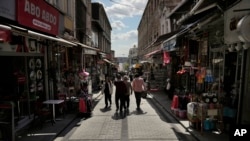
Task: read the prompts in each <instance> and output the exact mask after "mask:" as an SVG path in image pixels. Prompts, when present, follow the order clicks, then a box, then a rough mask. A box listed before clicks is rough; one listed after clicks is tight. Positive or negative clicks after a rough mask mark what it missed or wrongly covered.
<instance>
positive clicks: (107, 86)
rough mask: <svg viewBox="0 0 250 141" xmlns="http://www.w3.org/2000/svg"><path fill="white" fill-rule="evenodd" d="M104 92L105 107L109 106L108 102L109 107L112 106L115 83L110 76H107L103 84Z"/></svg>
mask: <svg viewBox="0 0 250 141" xmlns="http://www.w3.org/2000/svg"><path fill="white" fill-rule="evenodd" d="M103 93H104V99H105V108H108V103H109V107H111V104H112V99H111V96H112V93H113V84H112V82H111V80H110V79H109V77H106V79H105V82H104V84H103V91H102V94H103Z"/></svg>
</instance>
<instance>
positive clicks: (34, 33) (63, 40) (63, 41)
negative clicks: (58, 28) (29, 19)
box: [28, 30, 76, 46]
mask: <svg viewBox="0 0 250 141" xmlns="http://www.w3.org/2000/svg"><path fill="white" fill-rule="evenodd" d="M28 34H30V35H34V36H38V37H43V38H46V39H49V40H54V41H58V42H61V43H65V44H67V45H70V46H76V44H74V43H72V42H70V41H67V40H65V39H62V38H60V37H52V36H48V35H45V34H41V33H37V32H34V31H31V30H28Z"/></svg>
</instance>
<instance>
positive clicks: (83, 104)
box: [79, 98, 87, 113]
mask: <svg viewBox="0 0 250 141" xmlns="http://www.w3.org/2000/svg"><path fill="white" fill-rule="evenodd" d="M79 112H81V113H86V112H87V107H86V102H85V100H84V99H83V98H80V99H79Z"/></svg>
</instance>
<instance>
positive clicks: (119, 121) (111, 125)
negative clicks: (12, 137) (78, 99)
mask: <svg viewBox="0 0 250 141" xmlns="http://www.w3.org/2000/svg"><path fill="white" fill-rule="evenodd" d="M102 96H103V95H101V94H100V93H96V94H94V95H93V99H94V100H95V101H98V100H100V101H99V102H98V103H97V105H96V107H95V109H94V111H93V115H92V117H91V118H88V119H85V120H81V121H80V120H79V121H77V123H76V124H75V125H73V127H72V130H71V131H70V132H69V133H64V134H62V135H61V133H62V132H65V131H63V130H64V129H65V128H68V126H69V125H71V123H72V121H74V119H76V118H77V116H76V115H77V114H76V113H68V114H66V116H65V118H64V119H63V120H61V121H57V123H56V124H55V125H53V126H52V125H51V124H49V123H47V124H45V126H44V127H43V128H42V129H39V128H35V129H32V130H30V129H27V130H24V131H23V133H22V134H18V135H17V138H16V141H34V140H35V141H53V140H54V141H68V140H125V141H129V140H136V141H139V140H164V141H166V140H181V139H182V140H185V141H188V140H191V139H193V137H195V138H196V140H199V141H228V140H229V139H228V135H227V134H215V133H212V132H204V133H203V134H201V133H200V132H199V131H198V130H194V129H192V128H191V127H189V123H188V120H187V119H180V118H177V117H175V116H174V115H173V114H172V113H171V111H170V105H171V101H170V100H169V99H168V97H167V96H166V95H165V93H164V92H163V91H154V92H152V94H151V95H149V97H148V98H147V99H142V103H141V109H142V111H140V112H138V111H136V104H135V97H134V94H133V95H131V96H130V99H131V106H130V111H129V113H128V114H122V115H121V114H120V113H119V112H118V113H116V112H115V110H116V107H115V104H114V103H115V102H114V95H113V96H112V98H113V99H112V100H113V105H112V106H111V108H110V109H105V108H104V107H105V104H104V99H103V98H102ZM158 109H160V111H161V112H160V113H161V114H159V110H158ZM78 122H79V123H78ZM183 127H184V128H183ZM73 128H74V129H73ZM187 131H188V132H187Z"/></svg>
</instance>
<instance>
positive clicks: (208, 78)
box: [205, 69, 214, 83]
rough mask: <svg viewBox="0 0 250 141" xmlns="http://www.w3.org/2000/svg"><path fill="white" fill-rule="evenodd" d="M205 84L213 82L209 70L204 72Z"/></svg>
mask: <svg viewBox="0 0 250 141" xmlns="http://www.w3.org/2000/svg"><path fill="white" fill-rule="evenodd" d="M205 82H208V83H212V82H214V78H213V75H212V71H211V69H207V70H206V76H205Z"/></svg>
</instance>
